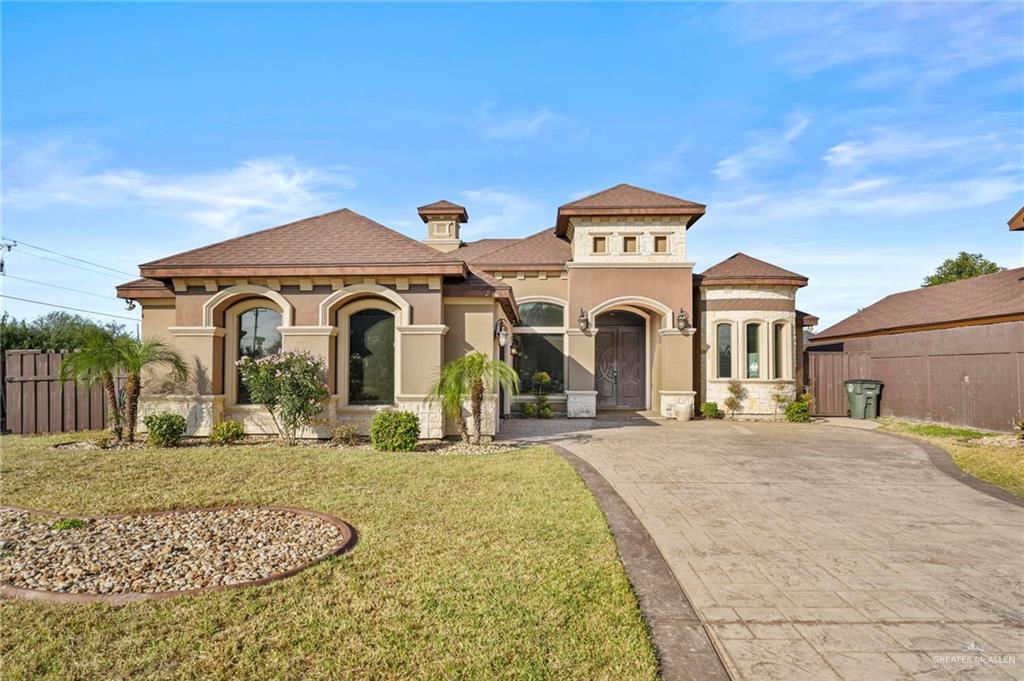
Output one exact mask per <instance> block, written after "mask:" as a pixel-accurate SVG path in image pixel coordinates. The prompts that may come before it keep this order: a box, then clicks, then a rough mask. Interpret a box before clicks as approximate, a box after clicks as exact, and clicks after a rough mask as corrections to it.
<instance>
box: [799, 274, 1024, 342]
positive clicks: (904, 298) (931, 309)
mask: <svg viewBox="0 0 1024 681" xmlns="http://www.w3.org/2000/svg"><path fill="white" fill-rule="evenodd" d="M1009 316H1024V267H1018V268H1017V269H1013V270H1005V271H1003V272H996V273H995V274H985V275H982V276H980V277H973V278H971V279H963V280H961V281H953V282H950V283H948V284H939V285H937V286H925V287H923V288H918V289H913V290H911V291H902V292H900V293H893V294H891V295H888V296H886V297H885V298H882V299H881V300H879V301H878V302H876V303H874V304H873V305H869V306H868V307H866V308H864V309H863V310H861V311H859V312H857V313H856V314H853V315H850V316H849V317H847V318H846V319H844V320H842V321H840V322H838V323H836V324H833V325H832V326H830V327H828V328H827V329H825V330H824V331H822V332H821V333H819V334H817V335H815V337H814V339H815V341H818V340H824V339H826V338H827V339H835V338H842V337H849V336H858V335H862V334H868V333H876V332H881V331H887V330H896V329H901V328H906V327H919V326H929V325H936V324H949V323H952V322H962V321H965V320H983V319H985V318H1000V317H1009Z"/></svg>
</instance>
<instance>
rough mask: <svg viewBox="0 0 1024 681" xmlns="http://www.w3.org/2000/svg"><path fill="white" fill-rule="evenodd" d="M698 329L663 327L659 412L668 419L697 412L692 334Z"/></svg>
mask: <svg viewBox="0 0 1024 681" xmlns="http://www.w3.org/2000/svg"><path fill="white" fill-rule="evenodd" d="M695 332H696V329H693V328H689V329H687V330H686V331H679V330H678V329H660V330H659V331H658V335H659V336H660V339H661V353H662V355H661V356H662V361H661V389H660V390H658V402H659V405H658V413H659V414H661V416H663V417H665V418H678V419H680V420H688V419H689V418H690V417H692V416H693V413H694V399H695V397H696V395H697V393H696V391H695V390H694V389H693V334H694V333H695Z"/></svg>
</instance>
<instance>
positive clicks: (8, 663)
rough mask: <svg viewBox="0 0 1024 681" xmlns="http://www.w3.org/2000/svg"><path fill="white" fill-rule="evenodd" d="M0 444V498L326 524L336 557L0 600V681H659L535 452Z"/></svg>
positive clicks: (568, 483) (559, 482)
mask: <svg viewBox="0 0 1024 681" xmlns="http://www.w3.org/2000/svg"><path fill="white" fill-rule="evenodd" d="M67 439H68V438H67V436H63V437H61V438H49V437H39V438H24V439H23V438H18V437H16V436H7V437H4V438H2V439H0V456H2V458H0V490H2V494H0V502H2V503H7V504H15V505H21V506H29V507H36V508H44V509H49V510H54V511H64V512H70V513H77V514H82V515H87V514H90V513H109V512H124V511H134V510H153V509H167V508H176V507H189V506H207V505H209V506H212V505H220V504H284V505H293V506H302V507H305V508H310V509H315V510H320V511H327V512H330V513H334V514H336V515H338V516H340V517H342V518H345V519H346V520H348V521H349V522H350V523H352V524H353V525H354V526H355V527H356V528H357V529H358V531H359V543H358V545H357V546H356V547H355V549H354V550H353V551H351V552H350V553H348V554H346V555H343V556H339V557H336V558H333V559H330V560H328V561H326V562H324V563H321V564H319V565H316V566H314V567H312V568H310V569H309V570H306V571H305V572H302V573H300V574H299V575H298V576H296V577H294V578H292V579H288V580H284V581H282V582H278V583H276V584H273V585H270V586H265V587H256V588H248V589H240V590H236V591H229V592H225V593H219V594H217V593H214V594H208V595H204V596H200V597H193V598H180V599H170V600H166V601H157V602H143V603H135V604H132V605H128V606H123V607H113V606H103V605H90V606H69V605H52V604H41V603H30V602H23V601H4V602H0V628H2V631H0V633H2V635H0V664H2V667H0V668H2V669H3V677H4V679H21V678H28V677H32V678H37V677H46V678H75V679H110V678H125V677H130V676H132V677H134V676H145V677H147V678H158V679H170V678H175V679H177V678H203V679H238V678H260V679H269V678H281V679H285V678H287V679H299V678H324V679H327V678H360V679H361V678H376V679H409V678H453V677H454V678H494V677H504V678H511V677H515V678H530V679H539V678H578V679H651V678H655V677H656V676H657V669H656V661H655V656H654V652H653V649H652V647H651V644H650V640H649V636H648V631H647V628H646V625H645V623H644V621H643V618H642V616H641V614H640V611H639V609H638V608H637V604H636V599H635V597H634V595H633V593H632V591H631V589H630V587H629V583H628V581H627V579H626V576H625V573H624V571H623V568H622V565H621V563H620V562H619V560H618V556H617V554H616V549H615V544H614V540H613V538H612V536H611V534H610V532H609V530H608V528H607V525H606V524H605V520H604V517H603V516H602V514H601V512H600V510H599V509H598V507H597V505H596V503H595V502H594V500H593V498H592V496H591V495H590V493H589V492H588V490H587V489H586V487H585V486H584V485H583V483H582V482H581V481H580V480H579V478H578V477H577V476H576V474H575V473H574V472H573V470H572V469H571V468H570V467H569V466H568V465H567V464H566V463H564V462H563V461H562V460H561V459H560V458H558V457H557V456H556V455H555V454H554V453H553V452H551V451H550V450H548V449H545V448H540V447H538V448H534V449H529V450H525V451H522V452H517V453H509V454H496V455H479V456H466V455H437V454H435V455H431V454H400V455H396V454H387V455H385V454H374V453H369V452H356V453H354V452H351V451H342V450H333V449H318V448H312V447H295V448H291V449H287V448H263V449H260V448H247V447H237V448H207V447H194V448H182V449H162V450H133V451H127V452H104V451H69V450H54V449H51V448H50V445H51V444H52V443H54V442H56V441H59V440H67Z"/></svg>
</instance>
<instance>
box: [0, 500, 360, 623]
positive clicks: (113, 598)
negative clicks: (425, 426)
mask: <svg viewBox="0 0 1024 681" xmlns="http://www.w3.org/2000/svg"><path fill="white" fill-rule="evenodd" d="M239 510H259V511H277V512H281V513H293V514H295V515H303V516H307V517H311V518H318V519H320V520H323V521H324V522H326V523H329V524H331V525H333V526H334V527H337V528H338V529H339V530H341V532H342V537H343V541H342V542H341V543H340V544H339V545H337V546H333V547H331V548H330V549H329V550H327V551H325V552H324V553H321V554H320V555H318V556H316V557H314V558H312V559H311V560H308V561H306V562H304V563H302V564H301V565H297V566H295V567H293V568H290V569H288V570H285V571H284V572H278V573H275V574H272V575H270V576H268V577H261V578H260V579H251V580H247V581H244V582H237V583H234V584H219V585H217V586H208V587H201V588H197V589H184V590H178V591H154V592H151V593H143V592H132V593H116V594H90V593H67V592H62V591H48V590H45V589H26V588H23V587H19V586H14V585H12V584H6V583H0V598H17V599H23V600H33V601H48V602H51V603H106V604H108V605H125V604H127V603H135V602H138V601H149V600H161V599H165V598H176V597H178V596H198V595H200V594H204V593H211V592H216V591H231V590H234V589H244V588H246V587H250V586H262V585H264V584H270V583H272V582H277V581H280V580H282V579H287V578H288V577H293V576H295V575H297V574H298V573H300V572H302V571H303V570H305V569H306V568H308V567H310V566H312V565H315V564H316V563H319V562H321V561H323V560H326V559H328V558H331V557H333V556H337V555H340V554H342V553H345V552H347V551H349V550H351V549H352V548H353V547H354V546H355V545H356V543H357V542H358V539H359V536H358V533H357V532H356V529H355V528H354V527H352V526H351V525H349V524H348V523H347V522H345V521H344V520H342V519H341V518H338V517H335V516H333V515H331V514H329V513H322V512H320V511H311V510H309V509H305V508H297V507H293V506H213V507H205V508H179V509H169V510H165V511H142V512H139V513H113V514H109V515H75V514H68V513H56V512H53V511H43V510H39V509H35V508H23V507H20V506H9V505H0V511H13V512H18V513H30V514H33V515H42V516H48V517H50V518H81V519H86V520H116V519H119V518H137V517H154V516H163V515H172V514H176V513H213V512H217V511H239Z"/></svg>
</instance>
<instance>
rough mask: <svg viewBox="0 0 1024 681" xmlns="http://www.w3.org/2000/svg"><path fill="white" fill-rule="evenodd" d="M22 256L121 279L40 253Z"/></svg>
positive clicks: (23, 253) (117, 277)
mask: <svg viewBox="0 0 1024 681" xmlns="http://www.w3.org/2000/svg"><path fill="white" fill-rule="evenodd" d="M21 254H22V255H27V256H29V257H30V258H39V259H40V260H49V261H50V262H55V263H57V264H58V265H64V266H66V267H74V268H75V269H78V270H83V271H85V272H91V273H93V274H99V275H101V276H104V277H110V278H111V279H117V280H120V279H121V277H119V276H117V275H114V274H111V273H109V272H98V271H96V270H94V269H92V268H91V267H82V266H81V265H76V264H74V263H70V262H64V261H63V260H57V259H56V258H47V257H46V256H45V255H39V254H38V253H27V252H25V251H22V252H21ZM128 276H130V277H134V276H135V275H134V274H130V275H128Z"/></svg>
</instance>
